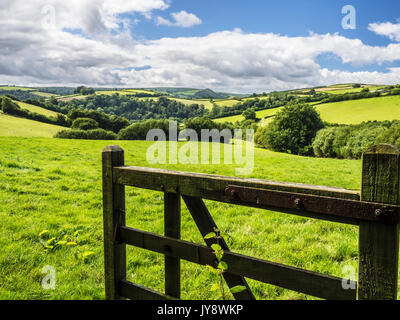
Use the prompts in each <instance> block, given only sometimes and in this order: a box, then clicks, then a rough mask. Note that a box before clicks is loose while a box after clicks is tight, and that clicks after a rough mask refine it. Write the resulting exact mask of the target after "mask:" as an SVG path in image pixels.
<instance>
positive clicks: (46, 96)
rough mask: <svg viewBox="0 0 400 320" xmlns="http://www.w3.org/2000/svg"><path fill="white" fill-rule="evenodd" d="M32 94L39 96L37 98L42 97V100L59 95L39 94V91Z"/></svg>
mask: <svg viewBox="0 0 400 320" xmlns="http://www.w3.org/2000/svg"><path fill="white" fill-rule="evenodd" d="M32 93H33V94H35V95H37V96H39V97H44V98H51V97H55V98H56V97H59V95H57V94H54V93H48V92H40V91H35V92H32Z"/></svg>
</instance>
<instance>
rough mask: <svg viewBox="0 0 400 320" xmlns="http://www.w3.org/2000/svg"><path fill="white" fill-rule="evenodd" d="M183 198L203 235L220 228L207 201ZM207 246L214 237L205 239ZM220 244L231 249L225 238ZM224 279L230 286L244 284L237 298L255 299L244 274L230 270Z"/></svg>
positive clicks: (227, 249)
mask: <svg viewBox="0 0 400 320" xmlns="http://www.w3.org/2000/svg"><path fill="white" fill-rule="evenodd" d="M182 198H183V200H184V201H185V204H186V206H187V208H188V209H189V212H190V214H191V215H192V217H193V220H194V221H195V223H196V225H197V228H198V229H199V231H200V233H201V235H202V236H203V238H204V236H206V235H207V234H208V233H210V232H214V229H215V228H216V229H218V228H217V225H216V224H215V222H214V219H213V218H212V216H211V214H210V212H209V211H208V209H207V207H206V205H205V203H204V202H203V200H202V199H201V198H199V197H190V196H184V195H182ZM205 242H206V244H207V246H209V247H211V245H212V244H214V243H215V241H214V239H205ZM219 244H220V246H221V247H222V249H223V250H224V251H226V252H228V251H230V250H229V248H228V245H227V244H226V242H225V240H224V239H223V238H222V239H220V243H219ZM223 276H224V279H225V281H226V283H227V285H228V287H229V288H233V287H235V286H244V287H246V290H244V291H242V292H238V293H233V296H234V297H235V299H236V300H255V297H254V295H253V293H252V292H251V290H250V287H249V285H248V284H247V281H246V280H245V279H244V277H242V276H238V275H234V274H230V273H229V272H225V273H223Z"/></svg>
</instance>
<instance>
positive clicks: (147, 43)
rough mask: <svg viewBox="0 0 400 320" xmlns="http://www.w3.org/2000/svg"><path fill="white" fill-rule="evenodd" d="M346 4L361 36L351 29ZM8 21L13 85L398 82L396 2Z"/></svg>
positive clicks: (220, 4)
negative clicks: (346, 25) (344, 22)
mask: <svg viewBox="0 0 400 320" xmlns="http://www.w3.org/2000/svg"><path fill="white" fill-rule="evenodd" d="M49 3H50V4H49ZM345 5H351V6H353V7H354V8H355V17H356V28H355V29H343V27H342V19H343V17H344V16H345V15H344V14H342V8H343V7H344V6H345ZM0 19H1V20H2V21H3V24H1V25H0V83H3V84H24V85H29V84H31V85H50V84H51V85H55V84H57V85H78V84H85V85H93V86H109V87H110V86H111V87H156V86H180V87H181V86H185V87H199V88H211V89H214V90H220V91H221V90H222V91H236V92H260V91H270V90H284V89H292V88H298V87H309V86H317V85H327V84H334V83H344V82H362V83H381V84H389V83H399V82H400V20H399V19H400V1H398V0H397V1H394V0H386V1H384V2H378V1H367V0H354V1H350V2H347V1H339V0H329V1H322V0H318V1H317V0H306V1H304V0H303V1H300V0H297V1H296V0H281V1H271V0H269V1H266V0H264V1H262V0H246V1H244V0H235V1H227V0H129V1H126V0H70V1H68V2H66V1H65V0H52V1H48V0H36V1H34V3H31V2H26V1H23V0H2V2H1V3H0ZM38 21H41V23H38ZM32 52H35V54H34V55H32Z"/></svg>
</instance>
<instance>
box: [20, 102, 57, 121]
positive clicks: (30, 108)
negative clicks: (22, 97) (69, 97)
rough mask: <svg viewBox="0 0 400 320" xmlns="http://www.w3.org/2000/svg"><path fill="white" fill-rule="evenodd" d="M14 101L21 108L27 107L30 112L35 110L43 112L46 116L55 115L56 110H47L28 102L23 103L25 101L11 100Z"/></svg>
mask: <svg viewBox="0 0 400 320" xmlns="http://www.w3.org/2000/svg"><path fill="white" fill-rule="evenodd" d="M13 102H14V103H16V104H18V105H19V106H20V107H21V108H22V109H27V110H29V111H30V112H36V113H39V114H43V115H45V116H47V117H55V116H57V114H58V113H57V112H54V111H51V110H47V109H44V108H41V107H38V106H35V105H33V104H29V103H25V102H21V101H16V100H13Z"/></svg>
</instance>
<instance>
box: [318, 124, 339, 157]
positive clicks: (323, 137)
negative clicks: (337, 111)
mask: <svg viewBox="0 0 400 320" xmlns="http://www.w3.org/2000/svg"><path fill="white" fill-rule="evenodd" d="M337 129H338V128H336V127H331V128H326V129H322V130H320V131H318V133H317V136H316V137H315V139H314V142H313V144H312V147H313V151H314V155H315V156H317V157H332V158H333V157H337V154H336V153H335V152H334V151H333V142H334V141H335V137H336V135H335V134H336V131H337Z"/></svg>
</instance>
